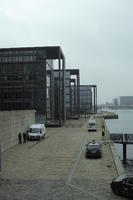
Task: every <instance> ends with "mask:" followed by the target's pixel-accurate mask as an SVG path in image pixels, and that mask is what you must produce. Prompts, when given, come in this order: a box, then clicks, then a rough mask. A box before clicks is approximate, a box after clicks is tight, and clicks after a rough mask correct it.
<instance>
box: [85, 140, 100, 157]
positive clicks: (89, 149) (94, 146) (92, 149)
mask: <svg viewBox="0 0 133 200" xmlns="http://www.w3.org/2000/svg"><path fill="white" fill-rule="evenodd" d="M85 156H86V158H101V157H102V149H101V144H100V143H99V142H96V141H95V140H92V142H88V144H86V151H85Z"/></svg>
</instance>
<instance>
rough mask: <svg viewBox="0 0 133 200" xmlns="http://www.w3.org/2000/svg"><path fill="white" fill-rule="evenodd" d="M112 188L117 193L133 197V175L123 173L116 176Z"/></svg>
mask: <svg viewBox="0 0 133 200" xmlns="http://www.w3.org/2000/svg"><path fill="white" fill-rule="evenodd" d="M111 188H112V190H113V192H114V193H115V194H117V195H122V196H126V197H130V198H133V176H128V175H122V176H118V177H116V178H114V179H113V180H112V182H111Z"/></svg>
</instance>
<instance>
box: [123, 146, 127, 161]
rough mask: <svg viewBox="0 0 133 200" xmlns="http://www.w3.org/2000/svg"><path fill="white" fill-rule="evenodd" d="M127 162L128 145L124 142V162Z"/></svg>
mask: <svg viewBox="0 0 133 200" xmlns="http://www.w3.org/2000/svg"><path fill="white" fill-rule="evenodd" d="M126 160H127V145H126V143H125V142H124V143H123V161H124V162H126Z"/></svg>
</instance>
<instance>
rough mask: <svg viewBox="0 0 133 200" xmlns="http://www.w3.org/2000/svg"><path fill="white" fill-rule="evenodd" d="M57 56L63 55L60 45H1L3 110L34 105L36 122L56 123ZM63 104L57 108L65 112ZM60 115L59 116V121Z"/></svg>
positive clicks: (0, 106) (1, 104)
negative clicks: (3, 46) (55, 75)
mask: <svg viewBox="0 0 133 200" xmlns="http://www.w3.org/2000/svg"><path fill="white" fill-rule="evenodd" d="M56 59H57V60H59V61H61V60H63V59H64V57H63V53H62V51H61V49H60V47H27V48H9V49H0V110H24V109H35V110H36V120H37V122H38V121H39V120H40V119H43V120H44V119H45V123H46V124H49V123H54V121H55V118H54V110H56V107H54V105H55V102H54V71H53V68H54V66H53V60H56ZM63 67H64V65H63V66H62V68H63ZM62 78H63V77H62ZM61 87H62V86H61ZM56 89H59V87H57V88H56ZM62 90H63V88H62ZM58 93H59V91H57V90H56V93H55V94H58ZM58 99H59V97H58ZM62 105H63V104H61V102H59V103H58V108H59V110H60V111H61V112H64V107H63V108H61V109H60V107H62ZM60 117H61V116H59V115H58V116H57V119H56V120H58V121H59V123H60V121H61V119H60ZM42 122H44V121H42Z"/></svg>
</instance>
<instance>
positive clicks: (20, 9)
mask: <svg viewBox="0 0 133 200" xmlns="http://www.w3.org/2000/svg"><path fill="white" fill-rule="evenodd" d="M132 23H133V0H82V1H81V0H80V1H79V0H23V1H19V0H0V26H1V27H0V46H1V48H3V47H19V46H61V48H62V50H63V52H64V55H65V57H66V67H67V68H78V69H80V81H81V84H96V85H97V87H98V103H104V102H106V101H109V102H111V101H112V99H113V98H115V97H118V96H122V95H128V96H130V95H131V96H133V25H132Z"/></svg>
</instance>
